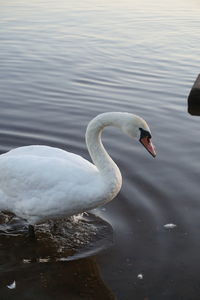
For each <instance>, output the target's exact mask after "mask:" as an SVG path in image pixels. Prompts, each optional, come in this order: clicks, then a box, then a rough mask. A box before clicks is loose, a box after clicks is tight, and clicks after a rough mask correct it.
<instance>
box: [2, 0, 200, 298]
mask: <svg viewBox="0 0 200 300" xmlns="http://www.w3.org/2000/svg"><path fill="white" fill-rule="evenodd" d="M199 15H200V4H199V2H198V1H186V0H182V1H181V0H174V1H172V0H170V1H165V3H164V2H163V1H158V0H153V1H145V0H142V1H141V0H140V1H139V0H135V1H130V0H125V1H122V2H116V1H103V0H102V1H100V0H95V1H90V0H87V1H84V2H82V1H78V0H77V1H75V2H74V1H71V0H69V1H64V0H58V1H56V2H55V1H52V0H50V1H46V0H44V1H42V0H35V1H33V0H30V1H24V0H21V1H20V0H10V1H0V41H1V42H0V99H1V101H0V151H1V153H3V152H5V151H8V150H10V149H12V148H15V147H18V146H23V145H29V144H46V145H51V146H56V147H60V148H63V149H66V150H68V151H72V152H76V153H78V154H81V155H83V156H84V157H85V158H87V159H90V158H89V155H88V153H87V149H86V147H85V143H84V132H85V128H86V125H87V123H88V122H89V121H90V119H91V118H92V117H94V116H95V115H97V114H98V113H101V112H105V111H113V110H114V111H128V112H133V113H135V114H138V115H141V116H142V117H143V118H145V119H146V121H147V122H148V123H149V125H150V127H151V130H152V135H153V141H154V144H155V145H156V148H157V153H158V155H157V158H156V159H152V158H151V157H150V156H149V155H148V153H147V152H145V151H144V149H143V148H142V147H141V145H139V143H137V142H135V143H132V141H131V140H130V139H129V138H128V137H126V136H123V135H122V134H121V133H120V132H118V131H117V130H115V129H110V128H109V129H107V131H106V132H105V134H104V138H103V140H104V144H105V146H106V148H107V149H108V151H109V152H110V154H111V156H112V157H113V158H114V160H115V161H116V162H117V164H118V165H119V167H120V169H121V172H122V175H123V187H122V190H121V192H120V194H119V195H118V197H117V198H116V199H115V200H114V201H112V202H111V203H110V204H108V205H107V206H105V208H99V209H97V210H95V214H97V215H98V216H99V217H101V218H103V219H104V220H106V221H107V222H108V223H110V224H111V225H112V227H113V230H114V244H113V246H112V247H109V248H108V249H107V250H104V251H103V252H100V253H98V254H96V255H92V256H91V257H88V255H85V256H87V257H85V258H82V259H79V260H75V261H55V260H51V259H50V260H48V259H46V258H47V257H48V247H47V249H46V251H47V253H46V254H45V255H46V256H45V259H46V261H41V260H38V259H35V261H34V260H28V263H24V261H23V253H24V251H25V250H24V249H27V250H26V251H27V253H29V254H30V255H29V256H27V255H25V256H24V258H26V259H27V257H28V258H29V257H33V255H32V252H33V251H36V258H38V257H40V254H38V251H39V250H38V248H37V247H36V246H35V245H34V244H33V243H31V242H28V241H27V240H25V241H21V240H20V239H19V237H16V236H14V237H12V238H11V237H10V236H9V235H8V236H7V237H5V235H2V236H1V238H0V261H1V267H0V295H1V297H0V299H6V300H7V299H9V300H10V299H20V300H23V299H28V300H29V299H31V300H32V299H33V300H35V299H42V300H43V299H44V300H46V299H48V300H50V299H55V298H56V297H57V299H59V300H62V299H119V300H132V299H136V300H183V299H184V300H198V299H200V264H199V253H200V252H199V249H200V238H199V231H200V199H199V178H200V160H199V153H200V147H199V146H200V143H199V137H200V133H199V132H200V119H199V117H194V116H190V115H189V114H188V113H187V96H188V94H189V91H190V88H191V86H192V84H193V82H194V80H195V78H196V76H197V74H198V73H200V68H199V65H200V57H199V51H200V39H199V26H200V21H199ZM166 224H175V225H176V227H174V228H166V227H164V225H166ZM97 240H98V239H97ZM102 244H103V242H102ZM13 249H14V251H13ZM94 250H95V249H94ZM26 251H25V252H26ZM49 251H50V250H49ZM94 252H95V251H94ZM94 252H93V254H94ZM20 253H21V255H19V254H20ZM25 262H27V261H25ZM42 262H45V263H42ZM139 274H140V275H141V274H142V278H141V276H139V277H140V278H139V277H138V275H139ZM14 281H15V283H16V288H14V289H9V288H8V287H7V285H9V284H11V283H13V282H14Z"/></svg>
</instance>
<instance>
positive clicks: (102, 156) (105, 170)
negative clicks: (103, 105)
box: [86, 113, 121, 189]
mask: <svg viewBox="0 0 200 300" xmlns="http://www.w3.org/2000/svg"><path fill="white" fill-rule="evenodd" d="M107 126H115V127H120V126H119V124H118V122H117V116H116V115H115V114H114V115H113V113H104V114H101V115H98V116H97V117H96V118H94V119H93V120H92V121H91V122H90V123H89V124H88V127H87V130H86V144H87V147H88V151H89V153H90V156H91V158H92V161H93V163H94V164H95V166H96V167H97V169H98V170H99V172H100V174H101V175H102V176H103V178H104V179H105V181H107V182H108V183H109V184H111V181H112V184H115V185H118V186H119V189H120V188H121V173H120V171H119V168H118V167H117V165H116V164H115V162H114V161H113V160H112V158H111V157H110V156H109V154H108V153H107V152H106V150H105V148H104V146H103V144H102V141H101V135H102V131H103V129H104V128H105V127H107Z"/></svg>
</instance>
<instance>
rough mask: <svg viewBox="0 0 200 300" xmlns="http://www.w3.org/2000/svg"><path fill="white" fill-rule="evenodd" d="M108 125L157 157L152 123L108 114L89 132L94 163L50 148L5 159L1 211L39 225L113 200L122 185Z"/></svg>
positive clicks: (0, 169) (1, 160)
mask: <svg viewBox="0 0 200 300" xmlns="http://www.w3.org/2000/svg"><path fill="white" fill-rule="evenodd" d="M106 126H116V127H119V128H121V129H122V131H123V132H124V133H126V134H128V135H129V136H130V137H132V138H138V139H139V140H140V142H141V143H142V144H143V145H144V146H145V147H146V149H147V150H148V151H149V152H150V153H151V154H152V155H153V156H155V155H156V153H155V149H154V147H153V145H152V143H151V141H150V138H151V133H150V129H149V127H148V125H147V123H146V122H145V121H144V120H143V119H142V118H140V117H138V116H136V115H133V114H129V113H121V112H110V113H103V114H100V115H98V116H97V117H96V118H94V119H93V120H92V121H91V122H90V123H89V124H88V127H87V131H86V144H87V147H88V150H89V153H90V155H91V158H92V160H93V163H94V164H92V163H90V162H89V161H87V160H85V159H84V158H82V157H81V156H78V155H76V154H74V153H70V152H66V151H64V150H61V149H58V148H52V147H48V146H37V145H35V146H26V147H20V148H16V149H14V150H11V151H9V152H7V153H5V154H2V155H0V210H7V211H11V212H13V213H14V214H16V215H17V216H19V217H21V218H24V219H26V220H27V221H28V222H29V224H32V225H34V224H36V223H38V222H41V221H43V220H45V219H47V218H54V217H61V216H71V215H73V214H77V213H81V212H84V211H88V210H90V209H92V208H95V207H97V206H99V205H103V204H105V203H107V202H108V201H110V200H112V199H113V198H114V197H115V196H116V195H117V193H118V192H119V190H120V188H121V184H122V179H121V173H120V171H119V169H118V167H117V166H116V164H115V163H114V162H113V160H112V159H111V158H110V156H109V155H108V153H107V152H106V151H105V149H104V147H103V145H102V143H101V133H102V130H103V128H104V127H106Z"/></svg>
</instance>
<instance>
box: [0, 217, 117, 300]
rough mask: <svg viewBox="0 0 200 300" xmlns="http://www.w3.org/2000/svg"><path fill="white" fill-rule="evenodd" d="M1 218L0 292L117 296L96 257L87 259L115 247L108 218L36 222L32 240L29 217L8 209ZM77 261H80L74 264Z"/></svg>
mask: <svg viewBox="0 0 200 300" xmlns="http://www.w3.org/2000/svg"><path fill="white" fill-rule="evenodd" d="M0 218H1V225H0V241H1V249H0V262H1V268H3V270H4V271H3V272H2V273H1V275H0V294H1V296H5V297H6V299H10V298H9V296H10V297H12V294H11V295H10V294H9V293H10V291H9V290H11V289H13V290H15V291H13V292H14V293H15V295H16V296H21V297H24V296H25V295H26V293H27V294H28V295H31V294H32V293H33V291H34V293H33V295H37V297H38V299H46V297H48V296H49V295H55V296H57V297H60V298H59V299H66V297H72V298H70V299H85V298H86V299H94V298H95V299H114V296H113V295H112V293H111V291H109V289H108V288H107V287H106V285H105V284H104V282H103V281H102V279H101V277H100V274H99V271H98V267H97V265H96V262H95V259H86V257H87V256H94V255H95V254H96V253H98V252H99V251H102V250H103V249H106V248H107V247H109V246H110V245H111V243H112V228H111V226H110V225H109V224H108V223H107V222H105V221H104V220H102V219H100V218H99V217H96V216H94V215H91V214H87V215H78V216H75V217H73V218H68V219H67V218H66V219H62V220H60V219H59V220H54V221H51V220H49V221H46V222H45V223H42V224H39V225H36V226H35V234H36V240H33V239H30V238H29V236H28V233H27V227H28V224H27V223H26V222H25V221H24V220H21V219H19V218H17V217H16V216H15V215H13V214H10V213H7V212H2V213H1V215H0ZM81 257H84V258H85V259H84V260H80V258H81ZM78 259H79V260H78ZM73 260H78V261H77V262H75V263H70V261H73ZM58 287H59V288H58ZM96 294H97V295H96ZM34 297H35V296H34ZM39 297H41V298H39ZM43 297H44V298H43ZM47 299H48V298H47Z"/></svg>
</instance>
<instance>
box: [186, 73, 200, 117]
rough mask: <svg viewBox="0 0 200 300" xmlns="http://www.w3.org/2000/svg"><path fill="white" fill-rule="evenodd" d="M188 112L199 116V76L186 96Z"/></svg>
mask: <svg viewBox="0 0 200 300" xmlns="http://www.w3.org/2000/svg"><path fill="white" fill-rule="evenodd" d="M188 112H189V113H190V114H191V115H195V116H200V74H199V75H198V76H197V79H196V81H195V83H194V84H193V87H192V89H191V91H190V94H189V96H188Z"/></svg>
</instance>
